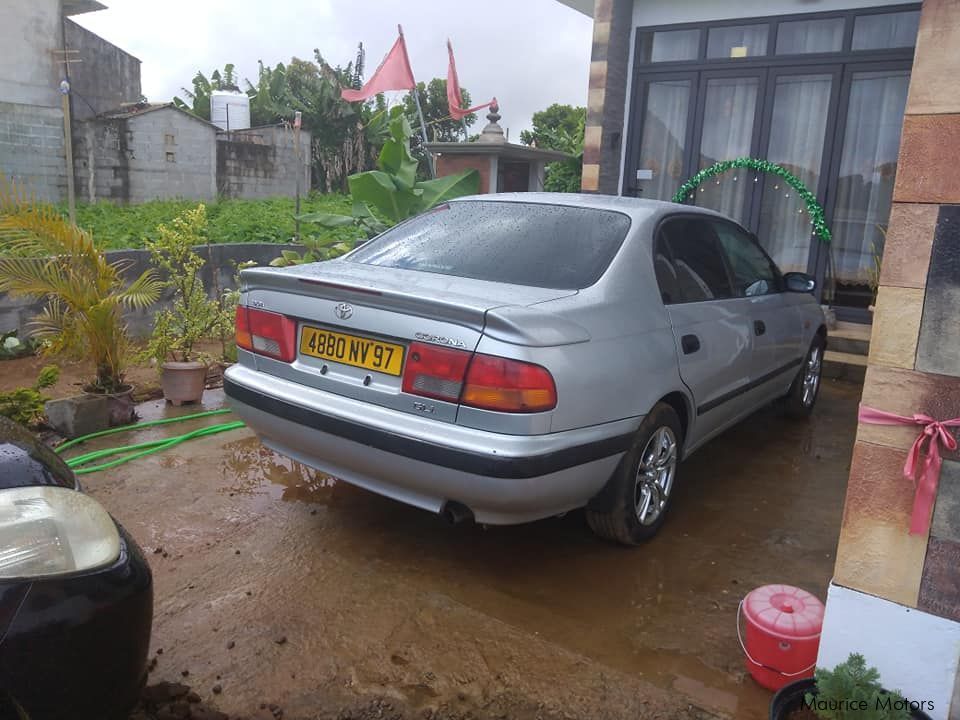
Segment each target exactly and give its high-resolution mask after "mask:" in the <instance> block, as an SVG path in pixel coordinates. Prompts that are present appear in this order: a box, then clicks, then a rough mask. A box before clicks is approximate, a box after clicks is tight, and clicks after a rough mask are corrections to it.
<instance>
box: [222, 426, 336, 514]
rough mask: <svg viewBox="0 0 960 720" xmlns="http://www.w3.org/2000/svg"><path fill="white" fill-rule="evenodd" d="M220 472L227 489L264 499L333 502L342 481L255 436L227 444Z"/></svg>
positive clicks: (324, 503) (270, 500)
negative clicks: (289, 456)
mask: <svg viewBox="0 0 960 720" xmlns="http://www.w3.org/2000/svg"><path fill="white" fill-rule="evenodd" d="M224 449H225V451H226V456H225V459H224V462H223V464H222V465H221V468H220V472H221V476H222V478H223V484H224V487H225V488H226V491H227V492H229V493H232V494H235V495H250V496H253V497H254V498H257V499H259V500H262V501H267V502H272V501H274V500H286V501H300V502H308V503H317V504H320V505H328V504H330V502H331V500H332V497H333V493H334V491H335V488H336V487H337V486H338V484H339V483H338V481H337V480H336V478H333V477H331V476H329V475H327V474H325V473H322V472H320V471H318V470H314V469H313V468H310V467H307V466H306V465H304V464H303V463H299V462H297V461H296V460H291V459H290V458H287V457H284V456H282V455H278V454H277V453H275V452H273V451H272V450H270V449H268V448H266V447H264V446H263V445H261V444H260V441H259V440H258V439H257V438H255V437H248V438H244V439H243V440H236V441H234V442H230V443H227V444H226V445H225V446H224Z"/></svg>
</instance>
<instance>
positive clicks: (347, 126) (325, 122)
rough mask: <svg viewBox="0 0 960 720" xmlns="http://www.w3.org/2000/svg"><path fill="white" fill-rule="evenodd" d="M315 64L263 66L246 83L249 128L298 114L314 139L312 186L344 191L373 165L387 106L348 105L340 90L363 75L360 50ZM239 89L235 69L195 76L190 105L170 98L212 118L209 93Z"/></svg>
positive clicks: (296, 62)
mask: <svg viewBox="0 0 960 720" xmlns="http://www.w3.org/2000/svg"><path fill="white" fill-rule="evenodd" d="M313 54H314V60H312V61H311V60H301V59H300V58H296V57H294V58H292V59H291V60H290V62H289V63H288V64H286V65H284V64H283V63H277V65H276V66H274V67H270V66H269V65H264V64H263V63H262V62H261V63H260V65H259V72H258V77H257V82H256V84H254V83H252V82H251V81H250V80H246V81H245V85H246V93H247V95H248V96H249V97H250V122H251V124H252V125H253V126H258V125H275V124H278V123H290V124H292V123H293V120H294V117H295V115H296V113H297V111H299V112H300V113H301V122H302V127H303V129H304V130H307V131H309V132H310V135H311V138H312V141H311V147H310V148H309V149H308V151H309V153H310V165H311V173H312V179H313V183H312V184H313V187H315V188H317V189H319V190H323V191H325V192H333V191H340V192H343V191H345V190H346V189H347V177H349V176H350V175H352V174H354V173H357V172H363V171H365V170H369V169H371V168H373V167H374V164H375V162H376V158H377V153H378V152H379V151H380V147H381V146H382V145H383V143H384V140H385V139H386V137H387V125H388V122H387V118H386V105H385V103H384V100H383V98H382V97H378V98H377V99H376V100H374V101H371V102H369V103H362V104H360V103H348V102H346V101H345V100H343V99H341V97H340V89H341V87H354V86H358V84H359V82H360V77H361V75H362V72H363V68H362V50H361V52H360V53H358V57H357V60H356V61H355V62H351V63H348V64H347V65H346V67H342V66H339V65H338V66H336V67H334V66H331V65H330V64H329V63H327V62H326V61H325V60H324V59H323V56H321V55H320V51H319V50H314V51H313ZM216 90H239V88H238V87H237V77H236V75H235V72H234V66H233V65H232V64H228V65H226V66H224V69H223V72H222V73H221V72H220V71H218V70H214V71H213V73H211V74H210V77H209V79H208V78H207V77H206V76H205V75H204V74H203V73H202V72H198V73H197V75H196V76H195V77H194V79H193V91H190V90H187V89H186V88H184V93H185V95H186V96H187V98H188V99H189V100H190V103H189V104H188V103H187V102H185V101H184V100H182V99H180V98H174V103H175V104H176V105H177V107H180V108H183V109H185V110H188V111H190V112H192V113H194V114H195V115H197V116H199V117H201V118H203V119H205V120H209V119H210V93H211V92H213V91H216Z"/></svg>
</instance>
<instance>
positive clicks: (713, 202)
mask: <svg viewBox="0 0 960 720" xmlns="http://www.w3.org/2000/svg"><path fill="white" fill-rule="evenodd" d="M704 75H705V76H706V82H705V84H704V87H703V90H702V98H701V100H700V105H701V108H700V111H699V112H698V118H699V119H700V128H701V129H700V145H699V148H698V155H697V168H696V169H697V170H702V169H703V168H706V167H710V166H711V165H713V164H714V163H716V162H718V161H720V160H733V159H734V158H739V157H749V156H751V154H752V150H753V147H754V126H755V121H756V117H757V109H758V105H759V98H760V89H761V83H760V80H761V78H760V76H759V75H752V76H746V77H743V76H739V77H738V76H719V77H716V76H715V77H710V75H709V74H707V73H704ZM749 194H750V188H748V187H747V183H746V182H734V181H733V180H732V178H729V179H728V178H723V179H720V178H718V179H717V180H715V181H709V182H707V183H705V184H704V185H702V186H701V187H700V188H699V191H698V192H697V194H696V198H695V199H694V202H696V204H697V205H702V206H703V207H708V208H712V209H714V210H719V211H720V212H722V213H724V214H725V215H729V216H730V217H732V218H735V219H736V220H738V221H739V222H741V223H744V224H746V223H747V222H748V218H749V215H750V208H749V205H748V202H747V201H748V199H749Z"/></svg>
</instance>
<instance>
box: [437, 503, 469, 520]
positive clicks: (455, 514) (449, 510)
mask: <svg viewBox="0 0 960 720" xmlns="http://www.w3.org/2000/svg"><path fill="white" fill-rule="evenodd" d="M440 517H442V518H443V519H444V520H446V521H447V522H448V523H449V524H450V525H460V524H461V523H464V522H470V523H472V522H473V511H471V510H470V508H468V507H467V506H466V505H464V504H463V503H458V502H456V501H453V500H451V501H449V502H447V503H445V504H444V506H443V509H441V510H440Z"/></svg>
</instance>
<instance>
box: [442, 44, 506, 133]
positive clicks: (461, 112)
mask: <svg viewBox="0 0 960 720" xmlns="http://www.w3.org/2000/svg"><path fill="white" fill-rule="evenodd" d="M447 52H448V53H449V55H450V66H449V67H448V68H447V104H448V105H449V106H450V117H452V118H453V119H454V120H463V118H465V117H466V116H467V115H469V114H470V113H473V112H476V111H477V110H483V109H484V108H486V107H490V106H491V105H494V104H495V103H496V102H497V99H496V98H494V99H493V100H491V101H490V102H488V103H485V104H483V105H477V106H476V107H472V108H464V107H463V96H462V95H461V94H460V80H459V79H458V78H457V63H456V62H455V61H454V59H453V45H451V44H450V41H449V40H447Z"/></svg>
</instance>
